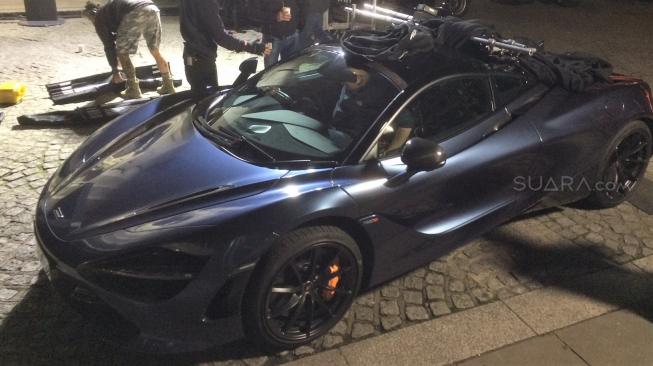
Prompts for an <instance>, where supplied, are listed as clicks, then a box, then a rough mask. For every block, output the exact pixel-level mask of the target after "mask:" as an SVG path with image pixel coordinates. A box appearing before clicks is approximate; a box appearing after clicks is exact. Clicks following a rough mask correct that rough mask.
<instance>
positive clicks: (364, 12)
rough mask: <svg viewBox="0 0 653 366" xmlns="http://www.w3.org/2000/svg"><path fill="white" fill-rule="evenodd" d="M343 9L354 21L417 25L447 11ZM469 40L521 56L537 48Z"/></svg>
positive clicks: (370, 6) (507, 41)
mask: <svg viewBox="0 0 653 366" xmlns="http://www.w3.org/2000/svg"><path fill="white" fill-rule="evenodd" d="M345 11H346V12H348V13H349V14H351V16H352V19H351V20H352V21H355V20H356V18H357V17H359V16H362V17H368V18H371V19H374V20H381V21H385V22H389V23H391V24H393V25H396V24H405V23H413V24H415V25H419V24H421V23H425V22H428V21H431V20H434V19H438V18H440V19H442V18H444V17H446V16H447V15H449V14H447V12H446V11H445V10H444V9H436V8H432V7H429V6H427V5H425V4H419V5H418V6H417V7H416V8H415V13H414V14H413V15H410V14H405V13H401V12H398V11H395V10H392V9H388V8H384V7H380V6H377V5H376V1H375V2H374V4H368V3H365V4H363V9H360V8H359V7H357V6H356V5H355V4H352V6H351V7H345ZM470 40H472V41H474V42H477V43H479V44H481V45H484V46H485V47H486V49H487V50H488V52H490V53H492V54H501V55H506V54H509V55H511V56H522V55H528V56H532V55H534V54H535V53H536V52H537V48H535V47H529V46H527V45H525V44H522V43H519V42H517V41H515V40H512V39H500V38H495V37H491V36H490V37H482V36H472V37H471V38H470Z"/></svg>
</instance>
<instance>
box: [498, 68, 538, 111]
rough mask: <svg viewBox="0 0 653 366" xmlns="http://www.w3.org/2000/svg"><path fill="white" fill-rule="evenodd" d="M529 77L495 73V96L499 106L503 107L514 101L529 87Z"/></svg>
mask: <svg viewBox="0 0 653 366" xmlns="http://www.w3.org/2000/svg"><path fill="white" fill-rule="evenodd" d="M529 86H530V84H529V83H528V79H526V78H525V77H523V76H518V75H495V76H494V97H495V100H496V103H497V107H503V106H505V105H506V104H508V103H510V102H512V101H513V100H514V99H515V98H517V97H518V96H519V95H520V94H521V93H523V92H524V91H525V90H527V89H528V87H529Z"/></svg>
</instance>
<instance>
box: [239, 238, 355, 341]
mask: <svg viewBox="0 0 653 366" xmlns="http://www.w3.org/2000/svg"><path fill="white" fill-rule="evenodd" d="M362 273H363V261H362V255H361V252H360V249H359V248H358V245H357V244H356V242H355V241H354V239H353V238H352V237H351V236H349V235H348V234H347V233H346V232H344V231H343V230H341V229H339V228H337V227H334V226H312V227H305V228H300V229H297V230H295V231H293V232H291V233H289V234H288V235H286V236H285V237H283V238H282V239H281V240H280V241H279V242H278V244H277V245H275V246H274V248H273V249H272V250H271V251H270V252H269V253H268V254H267V255H265V256H264V257H263V258H262V259H261V261H260V262H259V264H258V265H257V267H256V269H255V271H254V273H253V275H252V279H251V280H250V282H249V285H248V287H247V290H246V293H245V296H244V299H243V311H242V316H243V326H244V330H245V334H246V335H247V337H248V339H249V340H250V341H252V342H254V343H256V344H257V345H258V346H259V347H261V348H263V349H266V350H268V351H273V352H275V351H279V350H283V349H291V348H295V347H298V346H301V345H303V344H306V343H309V342H311V341H313V340H314V339H316V338H318V337H320V336H322V335H324V334H326V333H327V332H328V331H329V329H331V328H332V327H333V326H334V325H335V324H336V323H337V322H338V321H339V320H340V319H341V318H342V317H343V316H344V314H345V312H346V311H347V309H349V307H350V306H351V303H352V301H353V300H354V298H355V296H356V294H357V293H358V290H359V288H360V285H361V279H362Z"/></svg>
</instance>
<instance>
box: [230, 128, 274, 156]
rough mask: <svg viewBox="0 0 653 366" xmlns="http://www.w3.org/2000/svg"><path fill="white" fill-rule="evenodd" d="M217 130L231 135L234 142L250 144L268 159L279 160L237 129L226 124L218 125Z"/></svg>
mask: <svg viewBox="0 0 653 366" xmlns="http://www.w3.org/2000/svg"><path fill="white" fill-rule="evenodd" d="M217 132H218V133H222V134H224V135H227V136H230V137H231V138H232V139H233V144H236V143H238V142H241V143H245V144H246V145H248V146H249V147H251V148H252V149H254V150H256V151H258V152H259V154H260V155H263V156H265V157H266V158H267V159H268V160H270V161H272V162H274V161H276V160H277V159H275V158H274V156H272V155H270V154H269V153H268V152H267V151H265V150H263V149H261V148H260V147H259V146H258V145H257V144H255V143H254V142H252V141H251V140H250V139H248V138H247V137H245V136H244V135H241V134H239V133H237V132H236V131H232V130H230V129H228V128H226V127H224V126H220V127H218V130H217Z"/></svg>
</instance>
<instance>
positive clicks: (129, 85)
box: [120, 79, 143, 99]
mask: <svg viewBox="0 0 653 366" xmlns="http://www.w3.org/2000/svg"><path fill="white" fill-rule="evenodd" d="M120 96H122V97H123V99H140V98H141V97H143V93H141V87H140V86H139V85H138V79H127V82H126V83H125V91H124V92H123V93H122V94H120Z"/></svg>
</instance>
